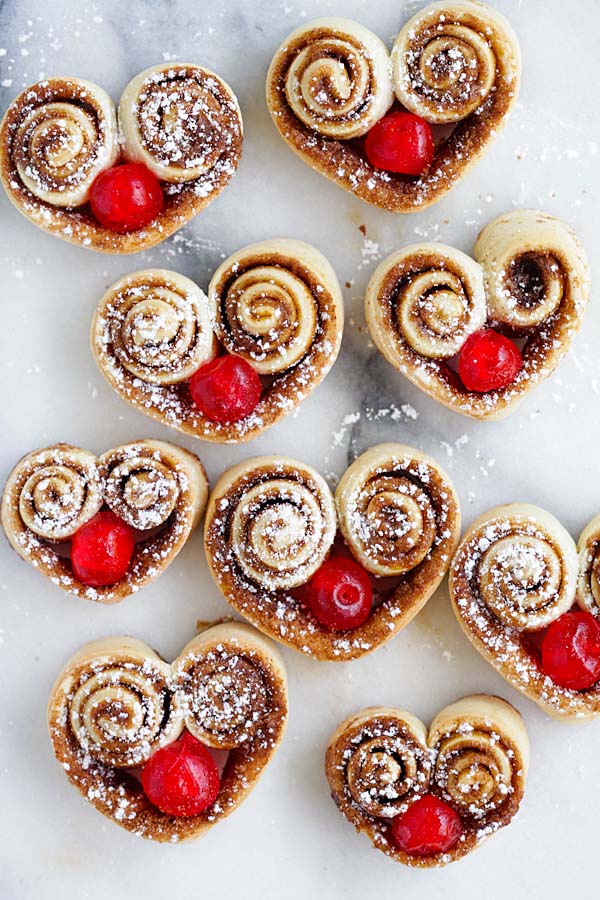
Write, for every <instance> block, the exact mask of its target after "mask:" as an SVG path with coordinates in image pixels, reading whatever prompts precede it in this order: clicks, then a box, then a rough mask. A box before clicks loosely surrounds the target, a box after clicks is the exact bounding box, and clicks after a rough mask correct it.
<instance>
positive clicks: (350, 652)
mask: <svg viewBox="0 0 600 900" xmlns="http://www.w3.org/2000/svg"><path fill="white" fill-rule="evenodd" d="M335 503H336V506H337V522H336V511H335V508H334V504H333V498H332V496H331V493H330V491H329V489H328V487H327V485H326V484H325V483H324V481H323V479H322V478H321V477H320V476H319V475H318V473H317V472H315V470H314V469H312V468H311V467H309V466H307V465H305V464H304V463H300V462H298V461H296V460H293V459H288V458H286V457H276V456H274V457H261V458H258V459H251V460H248V461H247V462H245V463H242V464H240V465H238V466H235V467H234V468H233V469H231V470H229V471H228V472H226V473H225V474H224V475H223V476H222V477H221V479H220V480H219V481H218V483H217V485H216V486H215V488H214V490H213V492H212V494H211V497H210V499H209V502H208V507H207V515H206V522H205V532H204V539H205V547H206V554H207V559H208V562H209V565H210V568H211V572H212V575H213V577H214V579H215V581H216V582H217V585H218V586H219V588H220V590H221V591H222V592H223V594H224V595H225V598H226V599H227V600H228V602H229V603H231V604H232V606H233V607H234V608H235V609H237V610H238V612H240V613H241V614H242V615H244V616H245V617H246V618H248V619H249V620H250V621H251V622H252V623H253V625H256V627H257V628H260V629H261V631H264V632H265V633H266V634H268V635H269V636H270V637H273V638H275V639H276V640H279V641H281V642H282V643H284V644H287V645H288V646H291V647H293V648H294V649H296V650H300V651H301V652H303V653H306V654H309V655H312V656H314V657H316V658H317V659H323V660H325V659H326V660H339V661H344V660H349V659H356V658H358V657H360V656H364V655H365V654H367V653H370V652H371V651H373V650H375V649H376V648H377V647H379V646H381V644H383V643H385V642H386V641H388V640H390V639H391V638H392V637H393V636H394V635H395V634H397V633H398V631H400V630H401V629H402V628H403V627H404V626H405V625H407V624H408V622H410V621H411V619H412V618H413V617H414V616H415V615H416V614H417V613H418V612H419V610H420V609H421V608H422V607H423V606H424V604H425V603H426V602H427V600H428V599H429V597H430V596H431V595H432V593H433V592H434V590H435V589H436V587H437V586H438V585H439V583H440V581H441V580H442V578H443V576H444V574H445V572H446V571H447V569H448V566H449V564H450V560H451V558H452V554H453V552H454V549H455V548H456V545H457V543H458V538H459V534H460V508H459V504H458V498H457V496H456V493H455V491H454V487H453V485H452V482H451V481H450V479H449V478H448V476H447V475H446V474H445V473H444V472H443V470H442V469H441V468H440V467H439V466H438V465H437V463H436V462H435V461H434V460H432V459H431V458H429V457H427V456H425V455H424V454H422V453H421V452H420V451H418V450H415V449H413V448H411V447H406V446H404V445H402V444H382V445H379V446H378V447H373V448H371V449H370V450H368V451H367V452H366V453H364V454H363V455H362V456H361V457H359V458H358V459H357V460H356V462H355V463H354V464H353V465H352V466H351V467H350V468H349V469H348V471H347V472H346V474H345V475H344V476H343V478H342V480H341V481H340V484H339V487H338V490H337V491H336V497H335ZM267 516H268V517H269V524H270V525H271V526H272V528H270V529H269V534H271V536H272V544H268V542H266V541H265V540H264V532H265V527H264V526H265V522H266V517H267ZM397 517H401V521H403V522H405V521H406V522H410V523H411V533H412V535H414V532H415V531H416V530H418V526H417V525H416V524H415V521H414V520H413V518H412V517H415V518H417V519H420V521H421V522H422V523H423V524H424V527H425V530H426V541H419V540H415V541H414V542H412V537H411V536H407V537H401V538H400V539H398V540H394V538H393V534H392V532H393V521H396V522H397ZM357 523H358V525H359V528H358V531H359V532H360V533H361V534H362V535H363V538H361V539H359V538H357V535H356V528H357ZM413 526H414V527H413ZM336 528H339V529H340V540H341V537H342V536H343V538H344V539H345V540H346V544H347V547H348V549H349V551H350V552H351V553H352V554H353V555H354V556H355V557H356V559H357V560H358V561H359V562H360V563H361V565H363V566H364V567H365V568H367V569H369V570H370V571H371V572H372V573H373V575H374V576H375V577H374V582H373V583H374V595H375V605H374V607H373V609H372V611H371V614H370V616H369V618H368V619H367V621H366V622H365V623H364V624H363V625H361V626H359V627H358V628H355V629H352V630H351V631H345V632H337V633H336V632H332V631H330V630H329V629H327V628H326V627H325V626H324V625H322V624H320V623H319V622H318V621H317V620H316V619H315V617H314V616H313V615H312V613H311V612H310V611H309V609H308V607H307V606H306V605H305V603H304V602H303V597H302V592H303V589H304V586H305V585H306V583H307V582H308V581H309V580H310V577H311V575H312V574H313V572H314V571H315V570H316V569H317V568H318V567H319V566H320V565H321V563H322V562H323V561H324V560H325V558H326V557H327V555H328V554H329V552H330V551H331V548H332V546H333V542H334V537H335V532H336ZM367 532H368V536H367V538H366V539H365V538H364V534H365V533H367ZM383 543H385V559H384V560H383V562H382V561H381V560H380V559H379V558H378V557H379V552H378V550H377V549H376V548H378V547H380V546H381V545H382V544H383ZM410 543H413V547H412V548H410V547H408V544H410ZM265 544H268V545H267V546H265ZM380 575H381V576H383V577H379V576H380Z"/></svg>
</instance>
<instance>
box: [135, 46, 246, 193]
mask: <svg viewBox="0 0 600 900" xmlns="http://www.w3.org/2000/svg"><path fill="white" fill-rule="evenodd" d="M119 124H120V126H121V129H122V131H123V138H124V142H125V144H124V154H125V157H126V158H127V159H129V160H132V161H134V162H141V163H144V165H146V166H147V167H148V168H149V169H150V170H151V171H152V172H154V174H155V175H156V176H157V177H158V178H160V179H161V181H166V182H173V183H175V184H181V183H185V182H188V181H194V180H196V179H199V178H206V177H207V176H209V175H210V173H211V172H214V171H215V170H217V169H218V168H219V167H223V165H226V166H230V165H231V159H232V154H233V158H235V159H236V160H237V157H238V156H239V153H240V149H241V141H242V125H241V113H240V108H239V105H238V102H237V99H236V97H235V94H234V93H233V91H232V90H231V88H230V87H229V86H228V85H227V84H226V83H225V82H224V81H222V80H221V79H220V78H219V76H218V75H215V73H214V72H211V71H209V70H208V69H203V68H202V67H201V66H196V65H192V64H181V63H178V64H173V63H164V64H163V65H160V66H154V67H152V68H150V69H146V70H145V71H144V72H141V73H140V74H139V75H137V76H136V77H135V78H134V79H133V80H132V81H130V82H129V84H128V85H127V87H126V88H125V91H124V92H123V95H122V97H121V100H120V103H119Z"/></svg>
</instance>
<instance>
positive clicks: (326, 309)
mask: <svg viewBox="0 0 600 900" xmlns="http://www.w3.org/2000/svg"><path fill="white" fill-rule="evenodd" d="M343 318H344V305H343V298H342V292H341V289H340V286H339V283H338V280H337V278H336V275H335V272H334V271H333V269H332V267H331V265H330V264H329V262H328V261H327V260H326V259H325V257H324V256H323V255H322V254H321V253H319V251H318V250H316V249H315V248H314V247H311V246H310V245H309V244H305V243H303V242H302V241H295V240H291V239H283V238H280V239H278V240H270V241H263V242H262V243H259V244H252V245H250V246H249V247H244V248H242V249H241V250H238V252H237V253H234V254H233V255H232V256H230V257H229V258H228V259H226V260H225V262H223V263H222V264H221V265H220V266H219V268H218V269H217V271H216V272H215V274H214V275H213V277H212V279H211V281H210V285H209V288H208V297H207V296H206V295H205V294H204V293H203V292H202V290H201V289H200V288H199V287H198V286H197V285H195V284H194V282H192V281H190V280H189V279H188V278H185V277H184V276H183V275H178V274H177V273H176V272H169V271H166V270H164V269H148V270H144V271H141V272H134V273H133V274H132V275H127V276H125V278H122V279H121V280H120V281H118V282H117V283H116V284H114V285H113V286H112V287H111V288H109V290H108V291H107V293H106V294H105V295H104V297H103V298H102V300H101V301H100V304H99V306H98V309H97V310H96V314H95V317H94V321H93V323H92V332H91V344H92V351H93V353H94V356H95V358H96V361H97V363H98V366H99V368H100V371H101V372H102V374H103V375H104V377H105V378H106V380H107V381H108V383H109V384H110V385H111V387H113V388H114V389H115V390H116V391H117V393H119V394H120V395H121V396H122V397H123V398H124V399H125V400H126V401H127V402H128V403H130V404H131V405H132V406H133V407H134V408H135V409H138V410H140V411H141V412H144V413H146V414H147V415H149V416H152V418H155V419H158V420H159V421H161V422H163V423H164V424H166V425H171V426H172V427H173V428H177V429H178V430H179V431H183V432H185V433H187V434H193V435H195V436H196V437H200V438H203V439H204V440H209V441H221V442H229V443H238V442H241V441H248V440H250V439H251V438H253V437H256V436H257V435H259V434H261V433H262V432H263V431H265V430H266V429H267V428H269V427H270V426H271V425H273V424H275V423H276V422H278V421H279V420H280V419H281V418H283V417H284V416H285V415H288V413H290V412H292V411H293V410H294V409H295V408H296V407H297V406H298V405H299V404H300V403H301V402H302V400H304V399H305V398H306V397H307V396H308V394H309V393H310V392H311V391H312V390H314V388H315V387H317V385H319V384H320V383H321V381H323V379H324V378H325V376H326V375H327V374H328V372H329V370H330V369H331V367H332V365H333V364H334V362H335V360H336V358H337V355H338V352H339V349H340V344H341V340H342V329H343ZM232 362H235V366H236V368H235V370H233V372H231V373H228V372H227V371H226V367H227V364H228V363H232ZM220 365H222V366H223V372H224V374H221V373H219V370H218V368H217V369H216V375H215V367H218V366H220ZM240 369H241V371H242V373H244V372H246V373H247V374H246V376H245V377H246V379H247V378H248V377H249V376H251V378H252V379H253V382H251V387H253V384H254V382H255V383H256V393H255V395H254V398H253V399H251V402H250V403H249V404H248V405H245V406H244V408H243V409H240V410H236V409H235V408H233V409H231V408H228V405H229V404H230V403H231V398H232V397H233V398H234V399H235V398H236V396H237V388H238V387H239V382H238V381H236V378H237V374H238V371H239V370H240ZM248 370H249V371H248ZM205 372H206V377H205V375H204V373H205ZM217 377H218V379H219V380H218V381H217ZM211 378H214V380H213V381H212V382H211ZM198 380H199V383H200V388H203V389H204V391H205V393H204V394H201V395H200V398H199V399H198V395H197V393H196V391H195V382H197V381H198ZM209 390H210V391H211V392H210V393H209ZM219 390H220V392H221V394H220V395H217V396H216V399H215V394H216V393H217V391H219ZM253 390H254V387H253ZM240 391H241V400H242V401H245V399H246V397H247V396H248V386H247V384H246V383H244V384H243V385H242V387H241V388H240ZM207 394H208V398H207ZM211 397H212V398H213V400H214V401H215V402H214V403H213V404H206V400H207V399H208V400H210V398H211ZM203 400H204V402H203Z"/></svg>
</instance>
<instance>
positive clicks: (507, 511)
mask: <svg viewBox="0 0 600 900" xmlns="http://www.w3.org/2000/svg"><path fill="white" fill-rule="evenodd" d="M578 569H579V566H578V558H577V549H576V546H575V542H574V541H573V539H572V538H571V536H570V535H569V534H568V532H567V531H565V529H564V528H563V527H562V525H561V524H560V523H559V522H558V521H557V520H556V519H555V518H554V516H552V515H550V513H548V512H546V511H545V510H542V509H539V508H538V507H536V506H531V505H528V504H518V503H512V504H509V505H507V506H499V507H496V508H495V509H492V510H489V512H487V513H485V514H484V515H483V516H481V517H480V518H479V519H477V520H476V521H475V522H474V523H473V525H471V527H470V528H469V529H468V530H467V532H466V534H465V535H464V537H463V538H462V541H461V543H460V546H459V548H458V550H457V552H456V555H455V557H454V560H453V562H452V566H451V569H450V597H451V600H452V606H453V608H454V612H455V614H456V617H457V619H458V622H459V624H460V625H461V627H462V629H463V631H464V632H465V634H466V635H467V637H468V638H469V640H470V641H471V643H472V644H473V645H474V646H475V648H476V649H477V650H478V651H479V652H480V653H481V654H482V656H483V657H484V658H485V659H487V661H488V662H490V663H491V665H492V666H494V668H495V669H497V670H498V671H499V672H500V674H501V675H503V676H504V677H505V678H506V679H507V681H509V682H510V683H511V684H512V685H513V687H515V688H517V690H520V691H521V692H522V693H524V694H526V695H527V696H528V697H530V698H531V699H532V700H534V701H535V702H536V703H538V704H539V705H540V706H541V707H542V709H544V710H545V711H546V712H548V713H550V714H551V715H553V716H555V717H557V718H569V717H579V718H581V717H591V716H595V715H599V714H600V685H598V686H596V687H594V688H593V689H592V690H590V691H576V690H572V689H568V688H565V687H561V686H560V685H559V684H557V683H555V682H554V681H553V680H552V678H550V677H549V676H548V675H546V674H545V672H544V669H543V667H542V662H541V657H540V653H539V650H538V649H537V648H536V643H535V637H536V633H539V632H540V631H542V630H543V629H545V628H547V627H548V626H549V625H551V624H552V623H553V622H555V621H556V620H557V619H558V618H559V617H560V616H562V615H563V614H564V613H566V612H568V611H569V610H570V609H571V608H572V606H573V604H574V603H575V599H576V589H577V584H578Z"/></svg>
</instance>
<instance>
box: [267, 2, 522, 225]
mask: <svg viewBox="0 0 600 900" xmlns="http://www.w3.org/2000/svg"><path fill="white" fill-rule="evenodd" d="M520 76H521V59H520V51H519V45H518V43H517V39H516V37H515V35H514V33H513V30H512V28H511V27H510V25H509V23H508V22H507V20H506V19H505V18H504V16H502V15H501V14H500V13H498V12H496V11H495V10H493V9H491V8H490V7H488V6H485V5H484V4H483V3H478V2H473V0H448V2H442V3H432V4H431V5H429V6H426V7H425V9H423V10H421V11H420V12H418V13H417V14H416V15H414V16H413V17H412V18H411V19H410V20H409V21H408V22H407V23H406V24H405V25H404V27H403V28H402V30H401V31H400V33H399V34H398V36H397V37H396V40H395V42H394V46H393V48H392V51H391V58H390V54H389V53H388V50H387V48H386V46H385V44H384V43H383V42H382V41H381V40H380V39H379V38H378V37H376V35H374V34H373V33H372V32H371V31H369V30H368V28H365V27H364V26H363V25H359V24H358V22H354V21H352V20H351V19H345V18H339V17H330V18H323V19H315V20H314V21H312V22H308V23H307V24H305V25H302V26H301V27H300V28H298V29H297V30H296V31H294V32H292V34H290V35H289V36H288V37H287V38H286V39H285V40H284V41H283V43H282V44H281V46H280V47H279V49H278V50H277V52H276V53H275V56H274V57H273V60H272V62H271V66H270V68H269V73H268V76H267V106H268V108H269V112H270V113H271V117H272V119H273V122H274V123H275V126H276V127H277V130H278V131H279V134H280V135H281V137H282V138H283V139H284V141H285V142H286V143H287V144H288V146H289V147H290V148H291V149H292V150H293V151H294V153H296V154H297V155H298V156H299V157H300V158H301V159H303V160H304V162H306V163H308V165H309V166H311V167H312V168H313V169H315V170H316V171H317V172H320V173H321V174H322V175H325V176H326V177H327V178H329V179H330V180H331V181H334V182H335V183H336V184H337V185H339V186H340V187H343V188H345V190H347V191H350V192H351V193H352V194H354V195H355V196H357V197H360V199H361V200H365V201H366V202H367V203H373V204H374V205H376V206H380V207H382V208H383V209H387V210H390V211H391V212H397V213H407V212H414V211H415V210H420V209H425V208H426V207H427V206H430V205H431V204H432V203H435V202H436V201H437V200H439V199H440V198H441V197H443V196H444V194H446V193H447V192H448V191H449V190H450V189H451V188H452V187H453V186H454V185H455V184H456V183H457V182H458V181H459V180H460V179H461V178H462V177H463V176H464V175H465V174H466V172H467V171H468V170H469V169H470V168H471V166H473V165H474V164H475V163H476V162H477V160H478V159H479V158H480V157H481V156H482V155H483V153H484V152H485V151H486V149H487V148H488V146H489V144H490V143H491V141H492V140H493V139H494V137H495V136H496V135H497V133H498V132H499V131H500V129H501V127H502V126H503V125H504V123H505V121H506V118H507V116H508V113H509V112H510V110H511V109H512V107H513V105H514V104H515V102H516V99H517V95H518V92H519V83H520ZM393 104H395V106H394V108H393V109H392V111H391V112H389V110H390V108H392V106H393ZM431 126H433V129H432V127H431ZM439 126H443V129H442V128H440V127H439ZM434 129H436V130H434ZM449 129H452V130H451V132H450V134H448V130H449ZM436 145H437V146H436Z"/></svg>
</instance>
